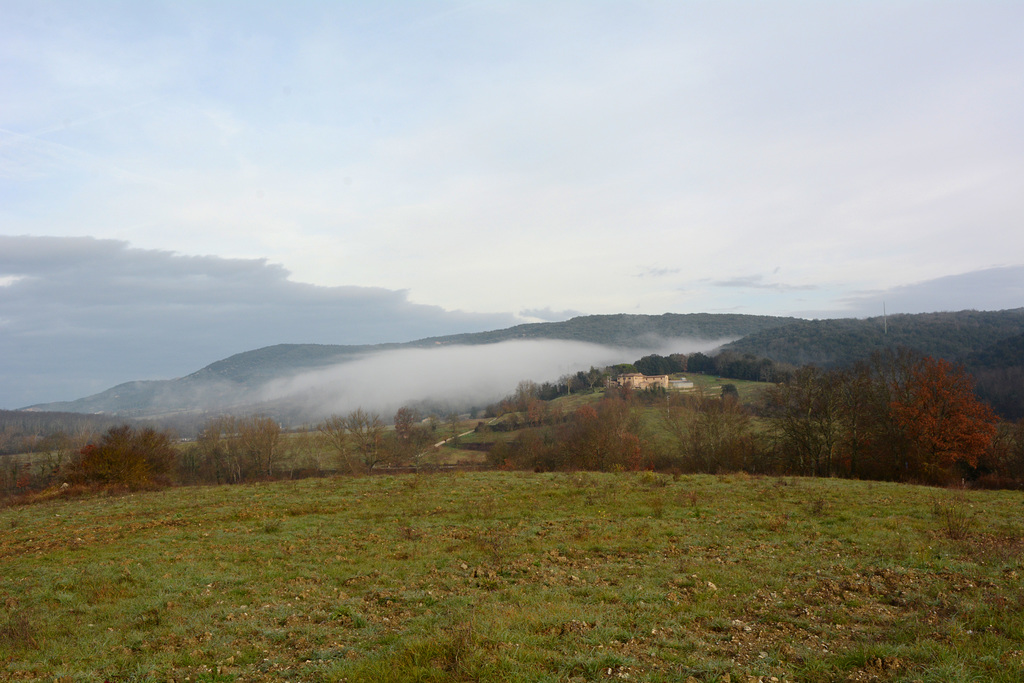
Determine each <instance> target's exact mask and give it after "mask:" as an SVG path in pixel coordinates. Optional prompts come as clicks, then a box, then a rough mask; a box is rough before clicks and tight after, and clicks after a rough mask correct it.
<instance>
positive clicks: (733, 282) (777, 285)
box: [710, 269, 819, 292]
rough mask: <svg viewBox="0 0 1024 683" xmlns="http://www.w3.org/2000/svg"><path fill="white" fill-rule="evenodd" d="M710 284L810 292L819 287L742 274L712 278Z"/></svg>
mask: <svg viewBox="0 0 1024 683" xmlns="http://www.w3.org/2000/svg"><path fill="white" fill-rule="evenodd" d="M776 270H777V269H776ZM710 284H711V285H713V286H715V287H740V288H743V289H770V290H773V291H776V292H812V291H815V290H817V289H819V287H817V286H816V285H789V284H786V283H783V282H765V280H764V275H744V276H739V277H733V278H729V279H727V280H714V281H712V282H711V283H710Z"/></svg>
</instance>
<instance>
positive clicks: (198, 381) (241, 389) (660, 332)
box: [29, 313, 796, 417]
mask: <svg viewBox="0 0 1024 683" xmlns="http://www.w3.org/2000/svg"><path fill="white" fill-rule="evenodd" d="M793 320H796V319H795V318H785V317H778V316H764V315H742V314H713V313H688V314H680V313H665V314H663V315H628V314H617V315H594V316H581V317H577V318H573V319H571V320H566V321H563V322H554V323H525V324H522V325H516V326H514V327H509V328H505V329H501V330H492V331H487V332H475V333H466V334H454V335H447V336H441V337H429V338H426V339H419V340H416V341H411V342H405V343H389V344H372V345H358V346H342V345H330V344H277V345H274V346H266V347H263V348H259V349H255V350H252V351H245V352H242V353H238V354H235V355H233V356H230V357H228V358H225V359H223V360H219V361H216V362H214V363H211V364H210V365H208V366H206V367H204V368H202V369H200V370H197V371H196V372H194V373H192V374H190V375H187V376H185V377H180V378H177V379H171V380H145V381H135V382H126V383H124V384H119V385H117V386H115V387H112V388H110V389H107V390H106V391H102V392H100V393H98V394H94V395H92V396H86V397H84V398H80V399H77V400H74V401H61V402H56V403H45V404H37V405H34V406H31V407H30V408H29V410H46V411H58V412H74V413H116V414H121V415H124V416H126V417H140V416H147V415H162V414H167V413H175V412H182V411H195V410H203V409H207V408H209V407H210V406H213V405H217V406H229V407H230V406H242V405H246V404H245V403H244V399H242V401H243V402H241V403H240V402H239V398H238V397H244V396H246V395H250V396H251V395H252V393H253V392H254V391H255V390H256V389H257V388H258V386H259V385H261V384H263V383H265V382H268V381H271V380H274V379H280V378H284V377H288V376H291V375H294V374H296V373H299V372H308V371H313V370H317V369H319V368H326V367H330V366H334V365H337V364H339V363H346V362H349V361H352V360H355V359H357V358H360V357H364V356H366V355H369V354H372V353H379V352H381V351H390V350H397V349H409V348H433V347H437V346H452V345H467V346H470V345H480V344H496V343H499V342H503V341H511V340H565V341H579V342H588V343H592V344H602V345H606V346H622V347H629V346H634V347H640V346H643V345H644V344H645V343H653V342H655V341H656V340H659V339H661V340H664V339H672V338H682V337H686V338H692V339H701V340H708V341H713V340H720V339H727V338H736V337H742V336H743V335H746V334H750V333H751V332H756V331H758V330H764V329H768V328H771V327H775V326H779V325H784V324H787V323H789V322H791V321H793Z"/></svg>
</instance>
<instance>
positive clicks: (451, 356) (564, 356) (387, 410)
mask: <svg viewBox="0 0 1024 683" xmlns="http://www.w3.org/2000/svg"><path fill="white" fill-rule="evenodd" d="M727 341H729V340H717V341H708V340H696V339H672V340H664V339H663V340H659V341H657V342H652V343H651V344H650V345H649V346H646V347H644V348H629V349H627V348H622V347H608V346H600V345H597V344H588V343H583V342H572V341H554V340H543V341H525V340H524V341H507V342H500V343H496V344H483V345H474V346H437V347H434V348H426V349H401V350H395V351H383V352H380V353H376V354H373V355H370V356H366V357H363V358H360V359H357V360H353V361H350V362H346V363H343V364H340V365H336V366H333V367H330V368H327V369H324V370H317V371H314V372H309V373H303V374H300V375H297V376H295V377H292V378H289V379H286V380H275V381H273V382H271V383H269V384H267V385H266V386H265V387H264V395H263V400H265V401H268V402H274V401H281V400H283V401H287V402H288V403H293V404H294V403H299V404H302V405H303V406H304V410H303V411H302V412H303V413H305V414H307V415H310V416H318V417H323V416H326V415H330V414H332V413H337V414H344V413H347V412H349V411H351V410H354V409H356V408H360V407H361V408H363V409H365V410H368V411H373V412H376V413H378V414H380V415H381V417H383V418H384V419H390V418H391V416H393V415H394V413H395V411H396V410H397V409H398V408H400V407H402V406H403V405H408V404H416V403H421V402H431V403H439V404H444V405H448V406H450V407H451V408H452V409H458V410H463V411H465V410H468V409H469V408H471V407H478V408H483V407H484V406H486V405H488V404H490V403H494V402H495V401H498V400H501V399H502V398H504V397H505V396H507V395H509V394H511V393H513V392H514V391H515V389H516V386H517V385H518V384H519V382H521V381H523V380H532V381H534V382H537V383H543V382H555V381H557V380H558V379H559V378H560V377H562V376H564V375H567V374H575V373H576V372H577V371H580V370H588V369H589V368H590V367H591V366H596V367H605V366H608V365H614V364H616V363H631V362H633V361H635V360H637V359H639V358H641V357H643V356H645V355H648V354H651V353H658V354H661V355H668V354H670V353H694V352H696V351H704V352H707V351H710V350H712V349H714V348H717V347H718V346H721V345H722V344H723V343H726V342H727Z"/></svg>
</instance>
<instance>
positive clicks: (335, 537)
mask: <svg viewBox="0 0 1024 683" xmlns="http://www.w3.org/2000/svg"><path fill="white" fill-rule="evenodd" d="M1019 513H1020V496H1019V494H1018V493H1015V492H1009V491H1004V492H991V491H962V492H961V491H947V490H941V489H931V488H926V487H921V486H909V485H899V484H892V483H884V482H862V481H851V480H840V479H819V480H815V479H800V478H789V477H786V478H772V477H750V476H747V475H723V476H711V475H702V476H681V477H676V478H673V477H671V476H668V475H656V474H653V473H650V472H643V473H636V474H632V473H622V474H584V473H570V474H557V475H555V474H551V475H547V474H542V475H536V474H527V473H522V472H515V473H512V472H488V473H474V474H455V475H443V474H437V475H433V476H431V475H420V476H413V475H409V476H374V477H362V478H357V477H342V478H333V479H306V480H299V481H285V482H277V483H260V484H252V485H239V486H230V487H229V486H221V487H213V486H203V487H182V488H176V489H169V490H165V491H160V492H154V493H136V494H135V495H132V496H128V495H125V496H120V497H117V496H113V497H111V496H98V497H87V498H78V499H75V498H63V499H62V498H58V499H54V500H50V501H49V502H47V503H45V504H37V505H29V506H24V507H8V508H0V528H3V530H4V533H3V534H0V557H3V558H4V571H3V572H2V573H0V596H3V599H4V600H5V610H4V611H3V612H0V678H3V679H5V680H7V679H10V680H23V679H29V678H31V679H33V680H36V679H47V680H57V679H64V680H118V681H120V680H153V681H156V680H161V681H163V680H178V681H183V680H188V679H191V680H193V681H228V680H238V681H243V680H244V681H271V680H274V681H279V680H300V681H344V680H350V681H379V680H388V681H398V682H401V681H426V682H437V683H440V682H441V681H471V680H479V681H494V680H501V681H512V682H519V681H521V682H525V681H572V680H586V681H596V680H630V681H649V682H651V683H658V682H661V683H664V682H667V681H685V680H688V679H689V677H691V676H692V677H693V678H694V679H696V680H701V681H721V680H733V681H747V680H763V681H767V680H769V679H770V677H775V678H776V679H777V680H784V681H789V680H792V681H812V682H824V681H870V680H905V681H911V680H924V681H969V680H972V681H973V680H985V681H996V682H1005V683H1009V682H1010V681H1014V682H1016V681H1020V680H1024V656H1022V655H1021V644H1020V631H1021V624H1022V623H1024V603H1022V600H1021V595H1020V579H1019V576H1018V575H1019V573H1020V571H1021V566H1022V564H1021V563H1022V561H1024V556H1022V551H1024V542H1022V537H1021V523H1020V514H1019ZM751 677H753V678H751Z"/></svg>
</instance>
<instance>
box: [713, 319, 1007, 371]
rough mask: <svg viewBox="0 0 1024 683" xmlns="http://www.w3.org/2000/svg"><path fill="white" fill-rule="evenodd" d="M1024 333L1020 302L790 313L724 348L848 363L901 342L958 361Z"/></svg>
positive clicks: (792, 360)
mask: <svg viewBox="0 0 1024 683" xmlns="http://www.w3.org/2000/svg"><path fill="white" fill-rule="evenodd" d="M1022 333H1024V308H1016V309H1010V310H1005V311H958V312H948V313H918V314H914V315H891V316H888V317H886V318H882V317H876V318H866V319H853V318H837V319H831V320H797V319H791V320H790V321H788V322H786V323H784V324H782V325H777V326H774V327H771V328H766V329H762V330H759V331H757V332H753V333H751V334H748V335H746V336H744V337H743V338H742V339H738V340H736V341H734V342H732V343H729V344H726V345H725V346H724V347H723V348H724V349H728V350H732V351H736V352H738V353H750V354H753V355H755V356H758V357H763V358H770V359H772V360H773V361H776V362H779V363H789V364H791V365H797V366H799V365H807V364H810V363H813V364H815V365H819V366H822V367H837V366H843V365H849V364H851V363H854V362H856V361H858V360H864V359H866V358H869V357H870V356H871V354H872V353H874V352H875V351H882V350H885V349H895V348H898V347H901V346H902V347H907V348H912V349H916V350H917V351H920V352H922V353H924V354H925V355H928V356H933V357H935V358H944V359H946V360H954V361H958V360H963V359H965V358H966V357H968V356H969V355H970V354H972V353H976V352H980V351H982V350H984V349H986V348H987V347H990V346H991V345H993V344H996V343H997V342H999V341H1001V340H1004V339H1008V338H1010V337H1013V336H1015V335H1020V334H1022Z"/></svg>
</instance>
